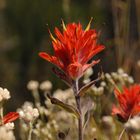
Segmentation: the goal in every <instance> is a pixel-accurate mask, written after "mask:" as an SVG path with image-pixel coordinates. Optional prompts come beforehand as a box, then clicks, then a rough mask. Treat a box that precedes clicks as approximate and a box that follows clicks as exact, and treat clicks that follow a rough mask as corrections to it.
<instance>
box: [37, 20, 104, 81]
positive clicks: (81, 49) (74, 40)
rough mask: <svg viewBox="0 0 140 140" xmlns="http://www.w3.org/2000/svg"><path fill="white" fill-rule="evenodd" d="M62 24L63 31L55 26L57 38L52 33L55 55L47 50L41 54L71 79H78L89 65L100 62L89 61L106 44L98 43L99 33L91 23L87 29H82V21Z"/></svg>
mask: <svg viewBox="0 0 140 140" xmlns="http://www.w3.org/2000/svg"><path fill="white" fill-rule="evenodd" d="M62 25H63V31H62V32H60V30H59V29H58V28H55V34H56V37H57V38H54V37H53V36H52V34H51V33H50V36H51V38H52V44H53V49H54V55H53V56H52V55H49V54H47V53H45V52H41V53H39V55H40V56H41V57H42V58H44V59H45V60H47V61H49V62H51V63H53V64H55V65H56V66H57V67H58V68H59V69H61V70H62V71H63V72H64V73H65V74H66V75H67V77H69V78H70V79H77V78H80V77H81V76H82V75H83V73H84V72H85V71H86V70H87V69H88V68H89V67H92V66H94V65H95V64H97V63H98V62H99V60H97V61H93V62H91V63H90V64H88V61H89V60H90V59H91V58H92V57H93V56H95V55H96V54H97V53H99V52H101V51H102V50H103V49H104V46H103V45H98V44H97V39H98V34H97V32H96V30H94V29H90V23H89V24H88V26H87V28H86V29H85V30H83V29H82V25H81V24H80V23H78V24H76V23H70V24H68V25H66V26H65V25H64V23H63V22H62Z"/></svg>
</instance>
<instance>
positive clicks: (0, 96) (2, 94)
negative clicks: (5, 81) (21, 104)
mask: <svg viewBox="0 0 140 140" xmlns="http://www.w3.org/2000/svg"><path fill="white" fill-rule="evenodd" d="M10 97H11V96H10V92H9V91H8V90H7V89H6V88H4V89H3V88H1V87H0V102H1V101H3V100H8V99H9V98H10Z"/></svg>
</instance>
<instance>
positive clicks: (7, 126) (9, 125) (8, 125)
mask: <svg viewBox="0 0 140 140" xmlns="http://www.w3.org/2000/svg"><path fill="white" fill-rule="evenodd" d="M5 127H6V129H7V130H13V129H14V123H13V122H10V123H6V124H5Z"/></svg>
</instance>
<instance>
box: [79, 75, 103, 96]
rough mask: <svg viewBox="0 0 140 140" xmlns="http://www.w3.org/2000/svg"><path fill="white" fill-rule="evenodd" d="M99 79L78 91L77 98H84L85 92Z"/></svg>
mask: <svg viewBox="0 0 140 140" xmlns="http://www.w3.org/2000/svg"><path fill="white" fill-rule="evenodd" d="M100 79H101V78H100V77H98V78H97V79H95V80H93V81H91V82H89V83H88V84H86V85H85V86H83V87H82V88H81V89H80V90H79V92H78V95H77V96H80V97H82V96H84V95H85V94H86V91H87V90H88V89H89V88H90V87H91V86H92V85H93V84H95V83H96V82H98V81H99V80H100Z"/></svg>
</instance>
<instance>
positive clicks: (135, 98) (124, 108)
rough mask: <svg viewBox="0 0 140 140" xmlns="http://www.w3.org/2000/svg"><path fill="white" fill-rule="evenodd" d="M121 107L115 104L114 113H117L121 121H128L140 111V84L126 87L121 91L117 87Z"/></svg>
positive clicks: (117, 96) (116, 91) (116, 93)
mask: <svg viewBox="0 0 140 140" xmlns="http://www.w3.org/2000/svg"><path fill="white" fill-rule="evenodd" d="M115 95H116V98H117V100H118V102H119V107H116V106H113V108H112V114H113V115H117V116H118V117H119V119H120V120H121V121H127V120H128V119H129V118H131V117H134V116H136V115H138V114H139V113H140V85H133V86H130V87H129V88H126V87H124V88H123V91H122V92H120V91H119V90H118V89H115Z"/></svg>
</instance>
